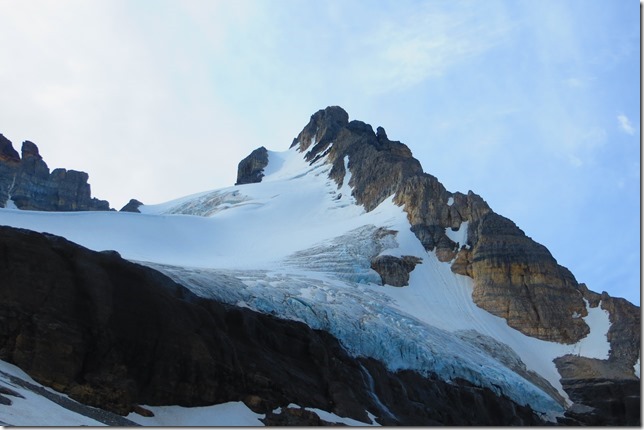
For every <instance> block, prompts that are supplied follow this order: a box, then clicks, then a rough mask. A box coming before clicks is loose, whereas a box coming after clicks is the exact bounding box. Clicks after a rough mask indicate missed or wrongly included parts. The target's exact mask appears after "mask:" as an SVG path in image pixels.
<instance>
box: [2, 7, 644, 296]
mask: <svg viewBox="0 0 644 430" xmlns="http://www.w3.org/2000/svg"><path fill="white" fill-rule="evenodd" d="M640 13H641V12H640V4H639V2H637V1H635V0H624V1H610V0H579V1H577V0H539V1H526V0H507V1H496V0H485V1H482V0H479V1H474V0H468V1H459V0H435V1H407V0H395V1H387V0H378V1H369V0H345V1H339V0H332V1H331V0H316V1H305V0H277V1H268V0H234V1H233V0H230V1H228V0H220V1H216V0H207V1H199V0H174V1H169V0H107V1H104V0H94V1H91V2H90V1H82V0H81V1H71V0H57V1H55V2H54V1H40V0H30V1H23V0H0V48H1V51H0V52H2V57H1V60H0V61H1V62H2V65H1V67H0V133H2V134H4V135H5V136H6V137H7V138H9V139H10V140H11V141H12V142H13V143H14V147H16V149H17V150H19V149H20V146H21V143H22V141H24V140H31V141H33V142H35V143H36V144H37V145H38V146H39V148H40V152H41V155H42V156H43V157H44V159H45V161H46V162H47V164H48V165H49V167H50V168H51V169H53V168H56V167H65V168H68V169H75V170H83V171H86V172H88V173H89V181H90V184H91V186H92V194H93V196H95V197H98V198H101V199H106V200H109V202H110V204H111V206H112V207H114V208H116V209H120V208H121V207H122V206H123V205H124V204H125V203H127V201H128V200H129V199H130V198H136V199H138V200H140V201H142V202H144V203H148V204H153V203H160V202H164V201H167V200H170V199H173V198H177V197H181V196H184V195H188V194H192V193H196V192H200V191H205V190H210V189H216V188H221V187H227V186H230V185H233V184H234V182H235V179H236V171H237V163H238V162H239V161H240V160H241V159H242V158H244V157H245V156H246V155H248V154H249V153H250V152H251V151H252V150H253V149H255V148H257V147H259V146H265V147H266V148H268V149H269V150H274V151H283V150H286V149H288V147H289V146H290V144H291V143H292V141H293V138H294V137H295V136H297V134H298V133H299V132H300V130H301V129H302V128H303V127H304V126H305V125H306V124H307V122H308V120H309V118H310V116H311V115H312V114H313V113H314V112H316V111H317V110H319V109H323V108H325V107H326V106H330V105H339V106H342V107H343V108H344V109H345V110H346V111H347V112H348V113H349V116H350V118H351V119H359V120H362V121H364V122H366V123H369V124H371V125H372V126H373V127H374V129H375V128H376V127H377V126H382V127H384V128H385V129H386V130H387V134H388V136H389V138H390V139H393V140H399V141H402V142H403V143H405V144H407V145H408V146H409V148H410V149H411V150H412V152H413V154H414V156H415V157H416V158H417V159H418V160H419V161H420V162H421V164H422V166H423V168H424V170H425V171H426V172H428V173H431V174H432V175H434V176H436V177H437V178H438V179H439V180H440V181H441V182H442V183H443V184H444V185H445V186H446V188H447V189H448V190H449V191H452V192H455V191H461V192H467V191H468V190H472V191H474V192H476V193H477V194H479V195H481V196H482V197H483V198H484V199H485V200H486V201H487V202H488V203H489V205H490V206H491V207H492V209H493V210H494V211H495V212H497V213H499V214H501V215H504V216H506V217H508V218H510V219H512V220H513V221H514V222H515V223H516V224H517V225H518V226H519V227H520V228H521V229H522V230H523V231H524V232H525V233H526V234H527V235H528V236H530V237H532V238H533V239H535V240H536V241H538V242H540V243H542V244H544V245H546V247H548V249H549V250H550V251H551V252H552V254H553V256H554V257H555V258H556V259H557V260H558V262H559V263H560V264H562V265H564V266H566V267H568V268H569V269H571V271H572V272H573V273H574V274H575V276H576V278H577V280H578V281H579V282H584V283H586V284H587V285H588V287H589V288H590V289H591V290H594V291H598V292H602V291H607V292H609V293H610V294H611V295H613V296H619V297H625V298H627V299H628V300H630V301H631V302H633V303H636V304H639V303H640V267H641V266H640V261H641V255H640V233H641V231H640V216H641V215H640V173H641V171H640V147H641V143H640V142H641V122H640V119H641V113H640V91H641V88H640V55H641V51H640V31H641V30H640Z"/></svg>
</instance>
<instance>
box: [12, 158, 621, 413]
mask: <svg viewBox="0 0 644 430" xmlns="http://www.w3.org/2000/svg"><path fill="white" fill-rule="evenodd" d="M344 163H345V171H346V172H347V173H346V175H345V177H344V180H343V181H342V183H341V184H340V186H338V185H337V184H336V183H335V182H334V181H333V180H331V179H329V171H330V168H331V167H330V166H329V165H328V164H326V163H325V159H324V157H323V158H321V159H318V160H316V161H315V162H314V163H308V162H306V161H305V160H304V159H303V156H302V154H301V153H299V152H298V151H297V149H296V148H291V149H290V150H288V151H284V152H273V151H269V164H268V166H267V167H266V169H265V171H264V173H265V176H264V178H263V180H262V182H261V183H256V184H245V185H240V186H233V187H228V188H224V189H220V190H211V191H206V192H202V193H197V194H194V195H191V196H186V197H182V198H180V199H176V200H173V201H170V202H165V203H161V204H156V205H143V206H141V207H140V211H141V213H140V214H134V213H116V212H74V213H45V212H32V211H21V210H17V209H12V208H4V209H0V224H4V225H9V226H13V227H21V228H28V229H31V230H35V231H40V232H47V233H52V234H57V235H60V236H63V237H65V238H67V239H68V240H71V241H74V242H76V243H79V244H81V245H83V246H86V247H88V248H90V249H93V250H97V251H101V250H108V249H110V250H116V251H118V252H119V253H120V254H121V255H122V256H123V257H124V258H127V259H129V260H132V261H136V262H139V263H141V264H145V265H148V266H151V267H153V268H155V269H157V270H160V271H161V272H163V273H165V274H167V275H168V276H170V277H171V278H173V279H174V280H175V281H177V282H179V283H180V284H182V285H184V286H186V287H187V288H189V289H191V290H192V291H193V292H194V293H195V294H197V295H199V296H202V297H208V298H212V299H215V300H218V301H222V302H225V303H229V304H232V305H237V306H243V307H248V308H250V309H253V310H256V311H259V312H263V313H268V314H274V315H277V316H279V317H281V318H286V319H292V320H297V321H302V322H304V323H306V324H308V325H309V326H311V327H312V328H316V329H321V330H325V331H328V332H329V333H331V334H333V335H334V336H335V337H336V338H337V339H338V340H339V341H340V342H341V343H342V345H343V346H344V348H345V349H346V350H347V351H348V352H349V353H350V354H352V355H354V356H365V357H371V358H375V359H377V360H380V361H382V362H383V363H385V364H386V365H387V367H388V368H389V369H390V370H394V371H395V370H401V369H411V370H416V371H418V372H420V373H424V374H428V373H435V374H437V375H439V376H440V377H442V378H443V379H445V380H447V381H451V380H452V381H453V380H456V379H458V378H460V379H464V380H467V381H469V382H471V383H473V384H475V385H477V386H482V387H487V388H490V389H491V390H492V391H494V392H495V393H497V394H503V395H506V396H507V397H509V398H511V399H513V400H514V401H516V402H517V403H519V404H522V405H530V407H532V409H534V410H535V411H537V412H540V413H541V414H542V415H543V416H544V417H546V418H549V419H551V420H552V419H554V417H556V416H558V415H561V414H562V413H563V411H564V407H565V406H567V405H569V404H570V401H569V399H568V396H567V394H566V393H565V392H564V390H563V388H562V386H561V383H560V382H559V378H560V376H559V374H558V372H557V369H556V367H555V364H554V363H553V361H552V360H553V359H554V358H556V357H560V356H562V355H565V354H569V353H573V354H575V355H582V356H587V357H592V358H605V356H606V353H607V351H608V349H607V348H609V344H608V341H607V338H606V333H607V331H608V328H609V327H610V322H609V321H608V317H607V315H606V313H605V312H604V311H603V310H601V309H600V308H595V309H591V308H588V310H589V315H588V316H587V317H586V318H585V320H586V322H587V323H588V324H589V326H590V327H591V332H590V334H589V335H588V337H587V338H586V339H582V340H581V341H580V342H578V343H577V344H574V345H563V344H558V343H555V342H547V341H542V340H539V339H535V338H531V337H528V336H526V335H523V334H521V333H520V332H518V331H517V330H515V329H513V328H511V327H509V326H508V325H507V323H506V321H505V320H504V319H502V318H499V317H496V316H494V315H492V314H490V313H488V312H486V311H484V310H482V309H480V308H478V307H477V306H476V305H475V304H474V303H473V301H472V297H471V296H472V289H473V286H472V280H471V279H470V278H468V277H465V276H461V275H458V274H455V273H453V272H452V271H451V268H450V264H451V263H450V262H446V263H444V262H441V261H439V260H438V258H437V257H436V255H435V254H434V253H433V252H427V251H426V250H425V249H424V248H423V246H422V244H421V243H420V242H419V241H418V239H417V238H416V236H415V235H414V234H413V232H411V230H410V224H409V222H408V220H407V215H406V213H405V212H404V210H403V208H402V207H399V206H397V205H395V204H394V202H393V196H392V197H390V198H388V199H386V200H385V201H383V202H382V203H381V204H380V205H379V206H378V207H376V208H375V209H374V210H372V211H370V212H366V211H365V210H364V208H363V207H361V206H359V205H357V204H356V202H355V199H354V198H353V197H352V196H351V187H350V185H349V183H350V177H351V176H350V174H351V172H350V169H349V159H348V158H345V160H344ZM467 228H468V226H467V223H463V224H462V225H461V228H460V229H459V230H458V231H451V230H449V229H448V230H449V231H446V233H447V234H448V236H449V237H450V238H451V239H452V240H454V241H455V242H457V243H459V244H460V245H463V244H464V243H465V241H466V238H467ZM383 254H387V255H393V256H402V255H410V256H415V257H417V258H419V259H420V260H422V262H421V263H420V264H418V265H417V266H416V267H415V269H414V270H413V271H412V272H411V274H410V282H409V286H407V287H401V288H397V287H390V286H383V285H380V277H379V275H378V274H377V273H376V272H375V271H374V270H372V269H371V268H370V260H371V259H372V258H373V257H375V256H377V255H383ZM485 339H494V340H495V342H496V343H495V344H494V346H493V347H490V345H491V343H489V342H487V343H486V341H485ZM520 368H525V370H526V371H525V372H522V371H518V370H517V369H520ZM531 375H538V378H540V380H539V381H536V380H535V378H533V377H531ZM548 385H549V387H548ZM544 387H545V388H544ZM548 388H551V389H548ZM553 393H554V394H553Z"/></svg>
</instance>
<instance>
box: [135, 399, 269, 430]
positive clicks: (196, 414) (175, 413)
mask: <svg viewBox="0 0 644 430" xmlns="http://www.w3.org/2000/svg"><path fill="white" fill-rule="evenodd" d="M143 407H144V408H145V409H149V410H150V411H152V413H154V416H153V417H143V416H141V415H139V414H136V413H134V412H131V413H130V414H129V415H128V416H127V417H126V418H127V419H128V420H131V421H134V422H135V423H137V424H141V425H143V426H154V427H167V426H172V427H179V426H181V427H195V426H200V427H222V426H225V427H232V426H244V427H260V426H264V423H262V422H261V421H260V418H264V417H265V415H264V414H257V413H255V412H253V411H252V410H250V409H249V408H248V406H246V405H245V404H244V403H243V402H228V403H221V404H219V405H213V406H198V407H192V408H186V407H183V406H143Z"/></svg>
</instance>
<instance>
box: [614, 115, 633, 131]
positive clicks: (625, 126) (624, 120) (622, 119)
mask: <svg viewBox="0 0 644 430" xmlns="http://www.w3.org/2000/svg"><path fill="white" fill-rule="evenodd" d="M617 122H618V123H619V128H620V130H622V131H623V132H624V133H626V134H630V135H633V134H635V128H634V127H633V124H631V121H630V120H629V119H628V117H627V116H626V115H624V114H619V115H617Z"/></svg>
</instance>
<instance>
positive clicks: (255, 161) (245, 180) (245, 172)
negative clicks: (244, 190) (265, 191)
mask: <svg viewBox="0 0 644 430" xmlns="http://www.w3.org/2000/svg"><path fill="white" fill-rule="evenodd" d="M266 166H268V151H267V150H266V148H264V147H263V146H262V147H260V148H257V149H256V150H254V151H253V152H251V153H250V155H249V156H248V157H246V158H244V159H243V160H242V161H240V162H239V165H238V166H237V182H235V185H242V184H253V183H257V182H262V178H263V177H264V168H265V167H266Z"/></svg>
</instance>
